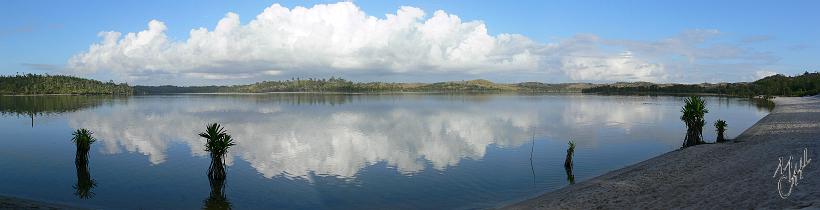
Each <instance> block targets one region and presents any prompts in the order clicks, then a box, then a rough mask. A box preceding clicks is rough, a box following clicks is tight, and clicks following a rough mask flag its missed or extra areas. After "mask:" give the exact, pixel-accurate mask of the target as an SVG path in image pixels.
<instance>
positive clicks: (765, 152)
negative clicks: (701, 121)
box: [504, 96, 820, 209]
mask: <svg viewBox="0 0 820 210" xmlns="http://www.w3.org/2000/svg"><path fill="white" fill-rule="evenodd" d="M774 102H775V103H776V107H775V109H774V110H773V111H772V113H770V114H769V115H767V116H766V117H764V118H763V119H761V120H760V121H759V122H757V123H756V124H755V125H753V126H752V127H750V128H749V129H747V130H746V131H744V132H743V133H742V134H740V135H739V136H738V137H737V138H735V139H734V142H730V143H721V144H705V145H698V146H694V147H689V148H686V149H678V150H675V151H672V152H669V153H666V154H663V155H660V156H658V157H655V158H652V159H649V160H646V161H643V162H640V163H637V164H634V165H631V166H628V167H625V168H622V169H618V170H615V171H611V172H608V173H606V174H604V175H601V176H599V177H596V178H592V179H590V180H587V181H583V182H580V183H577V184H575V185H570V186H568V187H565V188H562V189H559V190H557V191H553V192H548V193H545V194H543V195H541V196H538V197H536V198H532V199H529V200H526V201H523V202H520V203H517V204H513V205H511V206H507V207H504V208H505V209H670V208H684V209H750V208H755V209H760V208H765V209H772V208H774V209H784V208H798V209H799V208H820V155H818V154H820V146H818V144H820V98H818V97H816V96H815V97H802V98H792V97H789V98H776V99H774ZM728 124H729V128H730V129H731V126H732V122H728ZM711 128H712V127H711V126H709V128H707V129H704V132H709V131H712V130H713V129H711ZM681 141H682V140H681ZM804 149H805V151H806V155H807V157H808V159H811V161H809V162H808V164H807V165H805V164H804V165H805V167H802V179H799V180H798V181H797V183H798V185H797V186H794V188H793V189H792V192H791V194H790V195H788V196H787V197H786V198H785V199H784V198H781V196H780V193H778V180H779V178H780V177H782V176H783V175H782V174H777V176H775V177H773V176H774V175H775V171H777V170H776V169H777V168H778V164H779V163H780V162H779V158H780V157H783V158H785V160H783V164H784V165H785V163H786V162H787V161H788V158H789V156H792V157H793V159H792V164H793V165H799V164H798V159H801V158H802V157H803V155H804ZM796 168H801V167H794V168H793V169H796ZM787 177H788V176H787ZM782 184H783V186H782V192H783V193H784V194H785V193H787V192H788V188H789V186H790V185H789V182H788V181H787V180H783V181H782Z"/></svg>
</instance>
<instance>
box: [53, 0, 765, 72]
mask: <svg viewBox="0 0 820 210" xmlns="http://www.w3.org/2000/svg"><path fill="white" fill-rule="evenodd" d="M167 30H168V28H167V26H166V25H165V23H163V22H162V21H159V20H151V21H150V22H149V23H148V28H147V29H145V30H143V31H140V32H135V33H126V34H123V33H121V32H116V31H108V32H101V33H100V34H99V36H100V37H101V41H100V42H98V43H94V44H92V45H91V46H90V47H89V48H88V50H86V51H84V52H81V53H78V54H75V55H74V56H72V57H71V58H70V59H69V60H68V63H67V69H70V70H71V71H72V72H75V73H78V74H96V73H107V74H112V75H116V76H118V77H119V78H120V79H122V80H126V81H132V82H134V81H136V82H149V83H150V82H151V81H152V80H153V81H156V80H158V79H157V78H164V79H166V80H167V79H182V80H186V81H203V80H242V79H256V80H258V79H260V78H277V77H278V78H289V77H290V76H294V75H295V76H299V75H317V76H331V75H371V76H372V75H388V76H395V75H399V76H410V77H430V76H438V77H436V78H445V77H447V76H450V77H453V78H459V77H460V78H465V77H469V78H474V77H492V75H519V76H518V77H512V79H513V80H536V81H544V80H552V81H555V80H575V81H656V82H662V81H675V80H681V78H684V73H685V71H686V70H688V69H709V68H717V67H716V66H715V65H719V67H720V68H725V67H726V65H729V66H730V67H732V68H736V67H739V66H743V67H747V66H749V65H748V63H749V62H748V60H750V59H761V58H763V60H766V59H769V55H767V54H760V53H753V52H749V50H748V49H745V48H741V47H738V46H734V45H731V44H728V45H727V44H709V46H703V45H704V43H706V41H707V39H708V38H710V37H712V36H714V35H716V34H719V32H718V31H716V30H693V31H686V32H684V33H682V34H680V35H679V36H677V37H672V38H668V39H665V40H661V41H654V42H639V41H624V40H606V39H602V38H600V37H598V36H595V35H577V36H574V37H570V38H567V39H562V40H558V41H557V42H555V43H539V42H536V41H534V40H532V39H530V38H528V37H526V36H523V35H519V34H507V33H502V34H498V35H491V34H489V33H488V31H487V26H486V25H485V24H484V23H483V22H481V21H464V20H461V19H460V18H459V17H458V16H456V15H454V14H448V13H446V12H444V11H441V10H439V11H435V12H433V14H432V15H428V14H426V13H425V11H423V10H421V9H419V8H415V7H407V6H405V7H401V8H399V9H398V10H397V11H396V13H394V14H387V15H385V17H383V18H379V17H374V16H370V15H368V14H365V12H364V11H362V10H361V9H360V8H359V7H358V6H356V5H355V4H354V3H352V2H340V3H335V4H318V5H315V6H313V7H311V8H304V7H295V8H293V9H289V8H285V7H282V6H281V5H279V4H274V5H272V6H270V7H268V8H266V9H265V10H264V11H263V12H262V13H260V14H258V15H257V16H256V17H255V18H254V19H252V20H250V21H249V22H248V23H245V24H243V23H241V22H240V18H239V15H238V14H235V13H228V14H226V15H225V16H224V17H223V18H222V19H221V20H220V21H219V22H218V23H217V24H216V26H215V27H214V28H213V29H210V30H209V29H207V28H197V29H193V30H191V31H190V33H189V36H188V37H187V39H185V40H172V39H169V37H168V36H167V35H166V31H167ZM680 57H684V58H685V59H680ZM701 59H705V60H704V61H707V63H702V62H701ZM711 61H716V62H711ZM724 61H729V62H728V63H727V62H724ZM702 65H705V66H703V67H700V66H702ZM757 65H759V64H757ZM751 71H754V69H752V70H751ZM508 78H509V77H508ZM488 79H493V78H488Z"/></svg>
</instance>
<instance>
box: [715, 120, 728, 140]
mask: <svg viewBox="0 0 820 210" xmlns="http://www.w3.org/2000/svg"><path fill="white" fill-rule="evenodd" d="M726 127H729V124H726V121H725V120H721V119H718V120H717V121H715V131H717V140H716V141H717V142H725V141H726V138H724V137H723V132H725V131H726Z"/></svg>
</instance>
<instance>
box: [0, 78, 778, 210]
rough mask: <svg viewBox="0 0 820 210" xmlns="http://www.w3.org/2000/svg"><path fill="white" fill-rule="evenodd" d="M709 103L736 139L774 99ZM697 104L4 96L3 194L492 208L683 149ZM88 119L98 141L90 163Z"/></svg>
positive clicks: (99, 202)
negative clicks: (220, 167)
mask: <svg viewBox="0 0 820 210" xmlns="http://www.w3.org/2000/svg"><path fill="white" fill-rule="evenodd" d="M705 98H706V101H707V107H708V108H709V113H708V114H707V115H706V119H707V123H706V124H707V126H706V127H705V128H704V133H703V136H704V138H705V139H706V140H707V141H709V142H711V141H714V139H715V136H716V134H715V132H714V127H713V126H712V123H713V122H714V120H716V119H717V118H721V119H724V120H726V121H727V122H728V124H729V129H728V130H727V133H726V135H727V138H734V137H735V136H737V135H738V134H740V133H741V132H742V131H743V130H745V129H746V128H748V127H750V126H751V125H753V124H754V123H755V122H757V121H758V120H759V119H761V118H762V117H764V116H765V115H766V114H768V112H769V110H770V108H771V107H770V106H767V105H765V104H757V103H753V102H751V101H747V100H745V99H737V98H724V97H705ZM681 106H683V98H682V97H676V96H599V95H582V94H556V95H505V94H304V93H301V94H300V93H290V94H289V93H282V94H248V95H230V94H216V95H156V96H132V97H104V96H0V136H2V138H1V139H0V143H2V145H3V146H2V147H0V170H2V173H0V194H2V195H7V196H14V197H21V198H28V199H34V200H40V201H47V202H55V203H63V204H69V205H74V206H81V207H100V208H129V209H136V208H143V209H157V208H166V209H197V208H203V207H212V206H214V205H217V206H223V207H224V206H228V205H229V206H231V207H233V208H237V209H262V208H264V209H271V208H286V209H374V208H378V209H464V208H491V207H497V206H501V205H504V204H509V203H512V202H516V201H521V200H523V199H526V198H530V197H533V196H537V195H539V194H541V193H543V192H546V191H551V190H555V189H558V188H561V187H564V186H566V185H568V184H570V183H571V182H573V181H574V182H580V181H583V180H586V179H589V178H592V177H595V176H598V175H601V174H603V173H606V172H608V171H611V170H614V169H618V168H621V167H624V166H627V165H630V164H634V163H637V162H640V161H643V160H646V159H649V158H651V157H654V156H657V155H660V154H663V153H665V152H669V151H672V150H676V149H679V148H680V147H681V145H682V143H683V137H684V135H685V133H686V128H685V126H684V124H683V122H681V121H680V119H679V118H680V109H681ZM213 122H218V123H220V124H222V125H223V126H224V127H225V128H226V129H227V130H228V133H229V134H231V135H232V136H233V137H234V139H235V141H236V145H235V146H233V147H231V148H230V150H229V153H228V155H227V157H226V159H225V162H226V165H227V170H226V173H227V177H226V179H225V180H224V181H223V182H220V183H217V184H214V183H213V182H209V179H208V176H207V175H206V174H207V171H208V167H209V164H210V157H209V155H208V153H207V152H205V151H204V149H205V147H204V143H205V140H204V139H203V138H202V137H199V136H198V135H197V134H199V133H201V132H204V130H205V126H206V124H208V123H213ZM80 128H85V129H89V130H90V131H92V132H93V133H94V134H93V136H94V137H95V138H96V139H97V141H96V142H94V143H93V144H92V145H91V150H90V152H89V153H88V162H87V163H84V164H82V165H80V164H79V163H76V162H75V151H76V149H75V145H74V144H73V143H72V141H71V139H72V132H74V130H76V129H80ZM570 140H572V141H574V142H575V143H576V149H575V157H574V168H573V170H572V171H571V173H569V171H567V170H565V169H564V166H563V164H564V158H565V156H566V150H567V142H568V141H570Z"/></svg>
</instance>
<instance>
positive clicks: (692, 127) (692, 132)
mask: <svg viewBox="0 0 820 210" xmlns="http://www.w3.org/2000/svg"><path fill="white" fill-rule="evenodd" d="M684 103H685V105H684V106H683V108H681V113H682V115H681V117H680V119H681V121H683V123H684V124H686V137H685V138H684V140H683V147H689V146H694V145H698V144H702V143H704V142H703V126H704V125H705V124H706V120H704V116H705V115H706V113H709V109H707V108H706V101H704V100H703V99H702V98H701V97H699V96H691V97H689V98H687V99H685V100H684Z"/></svg>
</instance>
